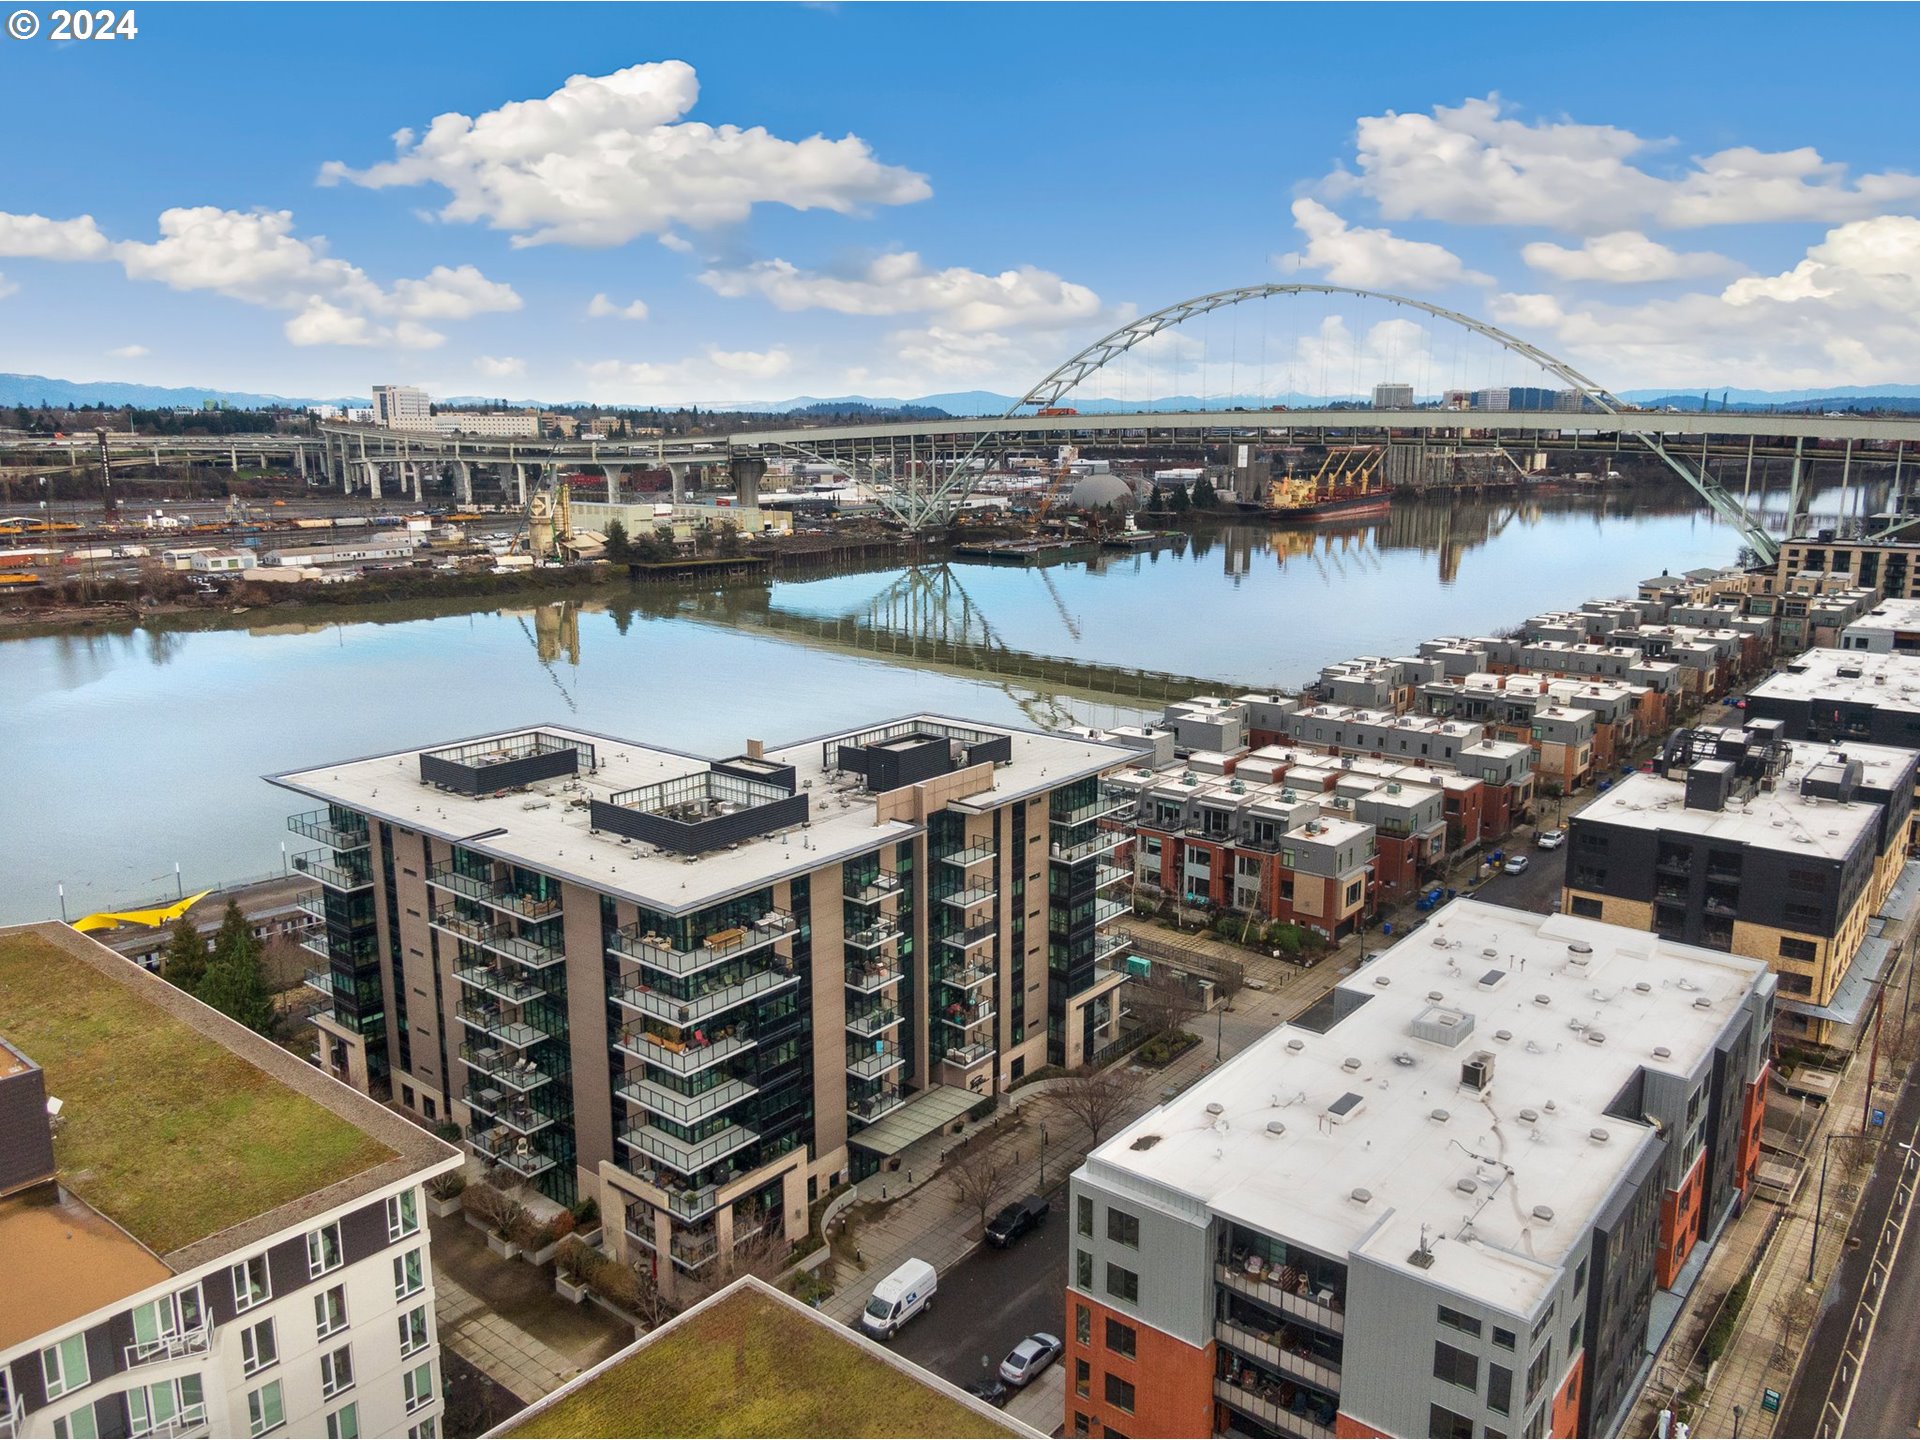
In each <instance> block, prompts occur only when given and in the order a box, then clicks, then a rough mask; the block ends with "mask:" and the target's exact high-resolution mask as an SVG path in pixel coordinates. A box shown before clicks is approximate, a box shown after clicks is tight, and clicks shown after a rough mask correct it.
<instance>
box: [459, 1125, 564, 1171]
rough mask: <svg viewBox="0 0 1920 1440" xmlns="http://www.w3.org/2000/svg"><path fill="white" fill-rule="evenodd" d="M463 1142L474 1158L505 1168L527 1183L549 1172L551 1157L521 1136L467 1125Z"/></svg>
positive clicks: (551, 1166)
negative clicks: (487, 1160)
mask: <svg viewBox="0 0 1920 1440" xmlns="http://www.w3.org/2000/svg"><path fill="white" fill-rule="evenodd" d="M467 1139H468V1141H469V1142H470V1143H471V1144H472V1146H473V1149H474V1153H475V1154H477V1155H484V1156H486V1158H487V1159H489V1160H491V1161H493V1163H494V1164H496V1165H504V1166H506V1168H507V1169H509V1170H511V1171H513V1173H514V1174H516V1175H518V1176H520V1177H521V1178H522V1179H523V1180H531V1179H532V1178H533V1177H534V1176H536V1175H543V1174H545V1173H546V1172H547V1171H549V1170H551V1169H553V1159H552V1157H551V1156H548V1155H542V1154H541V1153H540V1152H539V1151H538V1150H536V1149H534V1148H533V1146H532V1145H531V1144H530V1143H528V1141H527V1139H526V1137H525V1136H523V1135H515V1134H513V1133H512V1132H511V1131H507V1130H498V1129H490V1128H482V1127H480V1126H474V1125H469V1126H468V1127H467Z"/></svg>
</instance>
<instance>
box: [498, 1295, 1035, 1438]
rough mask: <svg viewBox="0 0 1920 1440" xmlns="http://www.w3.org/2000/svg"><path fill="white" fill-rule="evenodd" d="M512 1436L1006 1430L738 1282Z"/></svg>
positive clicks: (514, 1427) (513, 1428)
mask: <svg viewBox="0 0 1920 1440" xmlns="http://www.w3.org/2000/svg"><path fill="white" fill-rule="evenodd" d="M499 1433H502V1434H505V1435H511V1436H549V1435H551V1436H568V1435H575V1436H615V1435H654V1436H740V1437H748V1436H780V1435H790V1436H811V1435H846V1436H869V1435H897V1436H923V1435H925V1436H938V1435H956V1436H958V1435H967V1436H973V1435H981V1436H984V1435H1013V1434H1020V1433H1030V1432H1021V1431H1019V1430H1016V1429H1015V1428H1014V1427H1013V1426H1011V1425H1007V1424H999V1423H996V1422H995V1421H994V1420H992V1419H990V1418H989V1417H988V1416H986V1415H984V1414H982V1413H981V1412H980V1411H978V1410H974V1409H970V1408H969V1407H968V1406H965V1405H962V1404H961V1403H959V1402H958V1401H957V1400H955V1399H953V1398H952V1397H951V1396H949V1395H945V1394H942V1393H941V1392H940V1391H939V1390H937V1389H935V1388H933V1387H932V1386H931V1385H928V1384H927V1383H926V1382H925V1381H922V1380H920V1379H918V1378H916V1377H915V1375H914V1374H913V1373H912V1372H911V1371H910V1370H907V1369H902V1368H899V1367H896V1366H894V1365H890V1364H888V1363H887V1362H886V1361H885V1360H883V1359H881V1358H879V1357H878V1356H876V1355H873V1354H871V1353H869V1352H868V1351H867V1350H866V1349H865V1348H864V1347H863V1346H862V1345H861V1344H860V1342H859V1341H858V1340H857V1339H856V1338H855V1337H854V1336H853V1335H852V1334H850V1333H848V1332H845V1331H843V1330H841V1328H840V1327H839V1326H837V1325H834V1324H833V1323H831V1322H830V1321H827V1320H824V1319H821V1318H819V1317H817V1316H814V1315H811V1314H799V1313H796V1312H795V1310H794V1309H793V1307H791V1306H788V1305H784V1304H782V1303H781V1302H780V1301H779V1300H777V1299H775V1298H773V1297H771V1296H768V1295H765V1294H762V1293H760V1292H758V1291H756V1290H754V1289H752V1288H750V1287H747V1286H741V1287H740V1288H738V1289H736V1290H733V1291H732V1292H730V1293H727V1294H723V1295H720V1296H717V1297H715V1299H713V1300H712V1301H709V1302H708V1303H707V1304H705V1305H702V1306H700V1307H698V1308H696V1309H694V1310H692V1311H689V1312H688V1313H687V1314H686V1315H685V1316H683V1317H682V1318H681V1319H680V1320H679V1321H677V1322H676V1323H675V1324H673V1325H672V1326H671V1327H670V1328H668V1329H666V1330H664V1331H661V1332H659V1333H658V1334H657V1335H656V1336H649V1337H648V1338H646V1339H644V1340H642V1341H640V1342H638V1344H637V1345H636V1346H635V1348H634V1350H633V1351H632V1352H631V1353H630V1354H629V1355H628V1356H627V1357H626V1358H625V1359H622V1360H616V1361H614V1362H613V1363H612V1364H610V1365H609V1366H608V1367H607V1368H606V1369H604V1370H602V1371H601V1372H600V1373H599V1374H597V1375H594V1376H592V1377H591V1378H589V1379H587V1380H585V1381H583V1382H581V1383H580V1384H579V1385H578V1386H577V1387H576V1388H574V1389H573V1390H571V1391H569V1392H567V1393H564V1394H562V1395H560V1396H558V1397H557V1398H556V1399H555V1400H553V1401H552V1402H551V1403H549V1404H547V1405H546V1406H545V1407H544V1408H541V1409H539V1410H537V1411H535V1412H533V1413H530V1414H528V1415H526V1416H525V1417H524V1418H523V1419H522V1420H520V1421H518V1422H514V1423H511V1424H509V1425H508V1426H506V1427H504V1428H503V1429H502V1431H501V1432H499Z"/></svg>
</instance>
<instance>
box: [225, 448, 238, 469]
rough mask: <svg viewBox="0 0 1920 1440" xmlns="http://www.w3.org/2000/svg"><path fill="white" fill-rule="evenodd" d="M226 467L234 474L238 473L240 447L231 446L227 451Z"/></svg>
mask: <svg viewBox="0 0 1920 1440" xmlns="http://www.w3.org/2000/svg"><path fill="white" fill-rule="evenodd" d="M227 469H228V470H229V471H231V472H232V473H233V474H235V475H238V474H239V473H240V447H239V446H238V445H235V446H233V447H232V448H231V449H229V450H228V451H227Z"/></svg>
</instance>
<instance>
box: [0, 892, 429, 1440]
mask: <svg viewBox="0 0 1920 1440" xmlns="http://www.w3.org/2000/svg"><path fill="white" fill-rule="evenodd" d="M0 1137H4V1141H3V1142H0V1435H5V1436H10V1437H15V1436H58V1437H75V1440H79V1437H88V1436H133V1437H138V1436H148V1435H154V1436H159V1435H209V1434H211V1435H246V1436H265V1435H281V1434H284V1435H300V1436H320V1435H326V1436H329V1437H337V1436H353V1435H388V1436H401V1435H406V1436H432V1435H435V1434H437V1433H439V1429H440V1422H441V1412H442V1405H441V1398H440V1397H441V1385H442V1380H443V1377H442V1375H441V1370H440V1353H439V1341H438V1336H437V1330H436V1326H435V1324H434V1308H433V1307H434V1277H433V1263H432V1257H431V1254H430V1252H429V1248H428V1240H427V1226H426V1218H427V1217H426V1202H425V1197H424V1195H423V1193H422V1185H423V1183H424V1182H425V1181H427V1180H429V1179H431V1178H432V1177H433V1176H434V1175H436V1174H440V1173H442V1172H444V1171H448V1170H452V1169H456V1168H458V1167H459V1165H460V1164H461V1159H460V1155H459V1153H458V1152H457V1151H456V1150H455V1149H454V1148H453V1147H452V1146H450V1145H447V1144H445V1143H443V1142H442V1141H440V1140H438V1139H436V1138H435V1137H434V1136H433V1135H432V1134H430V1133H429V1132H428V1131H426V1130H424V1129H422V1128H421V1127H420V1126H418V1125H416V1124H414V1123H413V1122H412V1121H410V1120H407V1119H405V1118H404V1117H402V1116H399V1115H395V1114H394V1113H393V1112H392V1111H390V1110H388V1109H387V1108H385V1107H384V1106H381V1105H377V1104H375V1103H374V1102H373V1101H371V1100H369V1099H367V1098H366V1097H365V1096H362V1095H356V1094H354V1093H353V1092H352V1091H351V1090H349V1089H347V1088H346V1087H345V1086H342V1085H339V1084H336V1083H335V1082H334V1081H332V1080H330V1079H328V1078H327V1077H326V1076H324V1075H322V1074H320V1073H319V1072H318V1071H317V1070H315V1069H314V1068H313V1067H312V1066H311V1065H309V1064H307V1063H306V1062H304V1061H302V1060H301V1059H299V1058H298V1057H296V1056H294V1055H291V1054H289V1053H288V1052H287V1051H285V1050H283V1049H281V1048H280V1047H279V1046H277V1045H274V1044H272V1043H270V1042H268V1041H267V1040H264V1039H262V1038H261V1037H260V1036H258V1035H255V1034H254V1033H253V1032H252V1031H250V1030H248V1029H246V1028H245V1027H244V1026H241V1025H238V1024H236V1023H234V1022H233V1021H231V1020H229V1019H227V1017H226V1016H224V1015H221V1014H219V1013H218V1012H216V1011H214V1010H211V1009H209V1008H208V1007H206V1006H205V1005H202V1004H201V1003H200V1002H199V1001H197V1000H195V999H193V998H192V997H191V996H189V995H187V994H185V993H183V992H182V991H179V990H177V989H175V988H174V987H173V986H171V985H168V984H167V983H165V982H164V981H162V980H159V979H157V978H155V977H154V976H152V975H150V974H148V973H147V972H146V971H145V970H143V969H142V968H141V967H140V966H138V965H136V964H134V963H132V962H131V961H129V960H126V959H124V958H122V957H121V956H119V955H117V954H115V953H114V952H113V951H111V950H109V949H107V948H106V947H105V946H103V945H99V944H97V943H96V942H94V941H92V940H89V939H86V938H85V937H83V936H80V935H77V934H75V933H74V932H73V931H71V930H69V929H67V928H66V927H65V926H59V925H37V926H17V927H14V928H11V929H5V930H0Z"/></svg>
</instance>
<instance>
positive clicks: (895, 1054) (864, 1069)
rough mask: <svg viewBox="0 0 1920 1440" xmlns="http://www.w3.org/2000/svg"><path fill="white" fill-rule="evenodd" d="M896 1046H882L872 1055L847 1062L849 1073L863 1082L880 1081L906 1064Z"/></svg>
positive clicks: (861, 1056)
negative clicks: (882, 1077)
mask: <svg viewBox="0 0 1920 1440" xmlns="http://www.w3.org/2000/svg"><path fill="white" fill-rule="evenodd" d="M906 1063H907V1062H906V1059H905V1057H904V1056H902V1055H901V1053H900V1049H899V1047H898V1046H896V1045H881V1046H879V1047H878V1048H876V1049H875V1050H873V1051H872V1052H871V1053H869V1054H866V1055H860V1056H857V1057H855V1058H854V1059H851V1060H849V1061H847V1073H848V1074H849V1075H852V1076H854V1077H856V1078H858V1079H861V1080H878V1079H879V1078H880V1077H881V1076H882V1075H885V1074H888V1073H889V1072H891V1071H894V1070H898V1069H899V1068H900V1067H901V1066H902V1065H904V1064H906Z"/></svg>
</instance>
